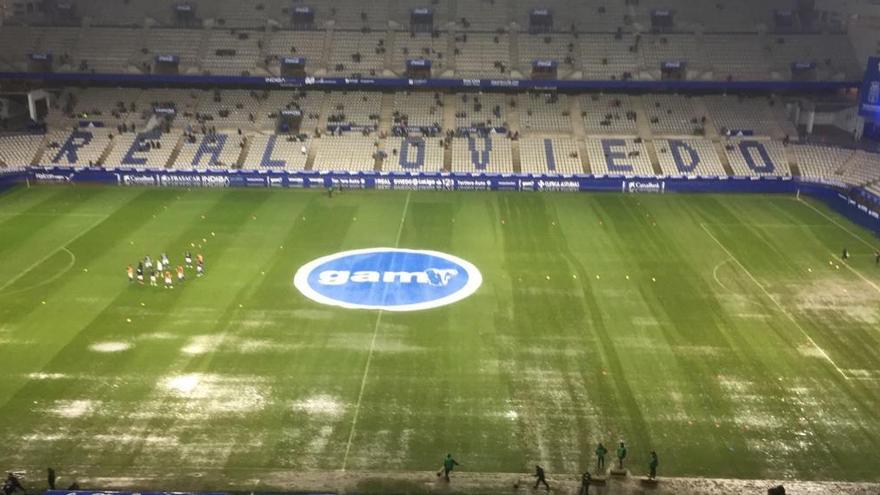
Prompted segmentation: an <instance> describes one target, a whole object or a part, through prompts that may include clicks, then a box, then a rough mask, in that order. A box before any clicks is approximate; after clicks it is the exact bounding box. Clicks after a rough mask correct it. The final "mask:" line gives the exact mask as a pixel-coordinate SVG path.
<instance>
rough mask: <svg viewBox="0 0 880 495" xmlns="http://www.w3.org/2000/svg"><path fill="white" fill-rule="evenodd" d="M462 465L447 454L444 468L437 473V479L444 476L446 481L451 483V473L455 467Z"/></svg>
mask: <svg viewBox="0 0 880 495" xmlns="http://www.w3.org/2000/svg"><path fill="white" fill-rule="evenodd" d="M459 465H460V464H459V463H458V462H457V461H456V460H455V459H453V458H452V454H446V458H445V459H443V467H442V468H441V469H440V471H437V477H438V478H439V477H440V475H441V474H442V475H443V477H444V478H445V479H446V481H449V473H451V472H452V470H453V469H455V466H459Z"/></svg>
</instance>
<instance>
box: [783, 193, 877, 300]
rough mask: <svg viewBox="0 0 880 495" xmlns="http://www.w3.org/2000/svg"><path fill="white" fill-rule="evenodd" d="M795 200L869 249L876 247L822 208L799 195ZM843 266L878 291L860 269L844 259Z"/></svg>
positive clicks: (832, 254) (875, 285) (874, 284)
mask: <svg viewBox="0 0 880 495" xmlns="http://www.w3.org/2000/svg"><path fill="white" fill-rule="evenodd" d="M797 200H798V201H799V202H801V203H803V204H804V206H806V207H807V208H809V209H811V210H813V211H815V212H816V213H818V214H820V215H822V216H823V217H825V219H826V220H828V221H829V222H831V223H833V224H834V225H836V226H837V227H838V228H840V229H841V230H843V231H844V232H846V233H847V234H849V235H851V236H852V237H853V238H855V239H858V240H859V241H861V243H862V244H864V245H866V246H868V247H869V248H871V249H877V247H876V246H874V245H873V244H871V243H870V242H868V241H866V240H865V239H864V238H863V237H862V236H860V235H858V234H856V233H855V232H853V231H851V230H849V229H848V228H846V226H844V225H842V224H841V223H840V222H838V221H837V220H835V219H834V218H832V217H830V216H828V215H826V214H825V212H823V211H822V210H820V209H818V208H816V207H815V206H813V205H811V204H810V203H807V202H806V201H804V200H802V199H801V198H800V197H798V198H797ZM831 256H834V253H831ZM843 266H845V267H847V268H848V269H849V271H851V272H853V273H854V274H856V275H857V276H858V277H859V278H861V279H862V280H864V281H865V282H867V283H868V285H870V286H871V287H873V288H874V290H876V291H877V292H880V286H878V285H877V284H876V283H875V282H874V281H873V280H871V279H869V278H868V277H866V276H864V275H862V273H861V272H860V271H858V270H856V269H855V268H853V267H852V266H850V264H849V263H847V262H846V261H843Z"/></svg>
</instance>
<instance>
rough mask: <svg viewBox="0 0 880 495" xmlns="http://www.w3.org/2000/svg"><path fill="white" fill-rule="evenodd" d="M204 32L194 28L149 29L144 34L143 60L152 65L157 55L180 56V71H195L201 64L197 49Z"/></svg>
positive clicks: (199, 47) (198, 49)
mask: <svg viewBox="0 0 880 495" xmlns="http://www.w3.org/2000/svg"><path fill="white" fill-rule="evenodd" d="M204 34H205V33H204V31H201V30H194V29H161V28H153V29H149V30H147V32H146V33H145V34H144V36H145V40H144V53H142V55H143V56H144V58H145V60H144V61H143V62H144V63H149V64H150V65H151V66H152V64H153V61H154V59H155V58H156V57H157V56H159V55H175V56H177V57H179V58H180V65H179V67H180V72H181V73H190V72H196V71H197V70H198V67H199V65H200V64H201V60H199V51H200V49H201V47H202V37H203V36H204Z"/></svg>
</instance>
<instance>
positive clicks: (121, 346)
mask: <svg viewBox="0 0 880 495" xmlns="http://www.w3.org/2000/svg"><path fill="white" fill-rule="evenodd" d="M89 349H90V350H92V351H95V352H122V351H127V350H129V349H131V344H129V343H126V342H97V343H95V344H92V345H90V346H89Z"/></svg>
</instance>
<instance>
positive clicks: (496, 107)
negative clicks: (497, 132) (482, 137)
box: [455, 93, 512, 129]
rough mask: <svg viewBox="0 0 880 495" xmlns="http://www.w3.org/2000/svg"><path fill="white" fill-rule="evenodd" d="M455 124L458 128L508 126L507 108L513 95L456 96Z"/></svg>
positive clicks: (469, 94) (481, 94) (468, 94)
mask: <svg viewBox="0 0 880 495" xmlns="http://www.w3.org/2000/svg"><path fill="white" fill-rule="evenodd" d="M455 100H456V104H457V107H456V110H455V126H456V127H457V128H458V129H463V128H464V129H473V128H480V127H482V128H499V127H505V128H506V127H507V124H508V123H507V108H508V103H509V102H510V101H511V100H512V97H510V96H507V95H502V94H495V93H485V94H483V93H480V94H471V93H464V94H459V95H456V96H455Z"/></svg>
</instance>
